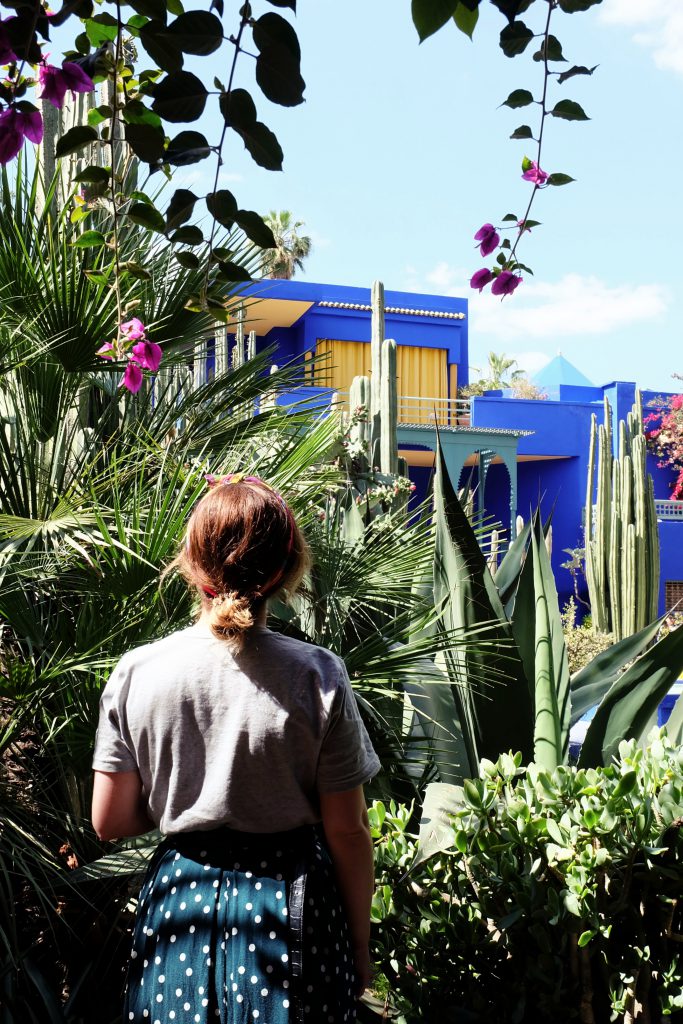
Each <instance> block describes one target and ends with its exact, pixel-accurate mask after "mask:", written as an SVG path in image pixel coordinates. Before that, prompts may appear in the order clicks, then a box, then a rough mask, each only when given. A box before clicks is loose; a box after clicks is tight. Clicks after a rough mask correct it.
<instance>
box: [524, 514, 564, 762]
mask: <svg viewBox="0 0 683 1024" xmlns="http://www.w3.org/2000/svg"><path fill="white" fill-rule="evenodd" d="M530 555H531V558H532V563H533V577H534V604H535V630H534V693H535V701H534V704H535V715H536V722H535V728H534V760H535V761H537V762H538V763H539V764H541V765H543V767H545V768H547V769H548V770H552V769H553V768H556V767H557V765H559V764H564V762H565V760H566V757H567V753H568V749H569V717H570V702H569V667H568V662H567V648H566V645H565V641H564V632H563V628H562V618H561V616H560V610H559V603H558V599H557V588H556V586H555V577H554V575H553V571H552V567H551V565H550V557H549V555H548V551H547V549H546V546H545V541H544V538H543V527H542V524H541V517H540V515H539V514H538V512H537V513H536V515H535V516H534V523H533V525H532V529H531V548H530Z"/></svg>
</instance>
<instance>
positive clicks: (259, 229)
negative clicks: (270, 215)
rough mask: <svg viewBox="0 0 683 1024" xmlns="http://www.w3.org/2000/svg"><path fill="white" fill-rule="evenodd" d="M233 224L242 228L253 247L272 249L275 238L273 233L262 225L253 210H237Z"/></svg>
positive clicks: (260, 219) (258, 216) (260, 218)
mask: <svg viewBox="0 0 683 1024" xmlns="http://www.w3.org/2000/svg"><path fill="white" fill-rule="evenodd" d="M235 223H236V224H238V225H239V227H241V228H242V231H244V233H245V235H246V236H247V238H250V239H251V241H252V242H254V243H255V245H258V246H260V247H261V248H262V249H274V248H275V245H276V243H275V237H274V236H273V232H272V231H271V229H270V228H269V227H268V225H267V224H265V223H264V221H263V218H262V217H261V216H260V215H259V214H258V213H255V212H254V211H253V210H237V212H236V213H235Z"/></svg>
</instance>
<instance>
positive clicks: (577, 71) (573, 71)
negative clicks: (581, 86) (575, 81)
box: [557, 64, 599, 85]
mask: <svg viewBox="0 0 683 1024" xmlns="http://www.w3.org/2000/svg"><path fill="white" fill-rule="evenodd" d="M598 67H599V64H595V65H594V66H593V67H592V68H586V67H583V65H576V66H575V67H573V68H569V69H568V70H567V71H563V72H562V74H561V75H558V76H557V81H558V83H559V84H560V85H562V83H563V82H566V81H567V80H568V79H569V78H574V76H575V75H592V74H593V72H594V71H595V69H596V68H598Z"/></svg>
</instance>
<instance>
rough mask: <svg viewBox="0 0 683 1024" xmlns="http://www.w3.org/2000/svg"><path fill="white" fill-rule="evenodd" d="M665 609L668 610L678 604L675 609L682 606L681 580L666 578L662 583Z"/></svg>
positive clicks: (678, 609)
mask: <svg viewBox="0 0 683 1024" xmlns="http://www.w3.org/2000/svg"><path fill="white" fill-rule="evenodd" d="M664 604H665V606H666V607H665V610H666V611H667V612H670V611H671V609H672V608H674V607H675V606H676V605H678V608H677V609H676V610H677V611H680V610H681V608H683V580H667V581H666V583H665V584H664Z"/></svg>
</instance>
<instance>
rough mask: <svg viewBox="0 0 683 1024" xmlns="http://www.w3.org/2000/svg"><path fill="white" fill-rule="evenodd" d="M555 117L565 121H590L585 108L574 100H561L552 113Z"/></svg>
mask: <svg viewBox="0 0 683 1024" xmlns="http://www.w3.org/2000/svg"><path fill="white" fill-rule="evenodd" d="M550 113H551V114H552V115H553V117H561V118H562V119H563V120H564V121H590V118H589V117H588V115H587V114H586V113H585V111H584V109H583V107H582V106H581V105H580V104H578V103H575V102H574V100H560V102H559V103H556V104H555V106H554V107H553V109H552V110H551V111H550Z"/></svg>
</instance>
